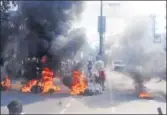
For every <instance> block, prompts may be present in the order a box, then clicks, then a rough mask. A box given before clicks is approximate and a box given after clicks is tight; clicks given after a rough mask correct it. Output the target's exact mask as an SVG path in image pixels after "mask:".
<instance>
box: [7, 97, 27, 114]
mask: <svg viewBox="0 0 167 115" xmlns="http://www.w3.org/2000/svg"><path fill="white" fill-rule="evenodd" d="M7 108H8V111H9V115H14V114H17V115H21V114H24V113H23V105H22V104H21V103H20V102H19V101H16V100H13V101H11V102H10V103H9V104H8V105H7Z"/></svg>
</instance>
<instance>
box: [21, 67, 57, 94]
mask: <svg viewBox="0 0 167 115" xmlns="http://www.w3.org/2000/svg"><path fill="white" fill-rule="evenodd" d="M53 76H54V73H53V71H52V70H50V69H49V68H44V69H43V70H42V73H41V79H40V80H36V79H35V80H30V81H29V82H28V83H27V84H26V85H25V86H23V87H22V88H21V92H31V88H32V87H33V86H35V85H36V86H39V87H41V89H42V93H47V92H49V91H50V90H53V91H60V87H59V86H55V85H54V80H53Z"/></svg>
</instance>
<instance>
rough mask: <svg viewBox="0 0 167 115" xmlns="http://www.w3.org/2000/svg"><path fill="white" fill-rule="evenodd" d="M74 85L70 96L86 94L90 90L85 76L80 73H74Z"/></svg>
mask: <svg viewBox="0 0 167 115" xmlns="http://www.w3.org/2000/svg"><path fill="white" fill-rule="evenodd" d="M72 76H73V83H72V87H71V91H70V94H71V95H78V94H81V93H84V92H85V90H86V89H87V88H88V83H87V80H86V78H85V76H84V75H83V74H82V73H81V72H79V71H73V74H72Z"/></svg>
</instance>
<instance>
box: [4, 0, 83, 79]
mask: <svg viewBox="0 0 167 115" xmlns="http://www.w3.org/2000/svg"><path fill="white" fill-rule="evenodd" d="M17 6H18V10H17V11H16V12H14V13H15V14H16V15H14V16H13V19H16V21H14V20H13V19H12V18H11V20H12V22H13V23H14V26H16V27H17V29H15V31H12V35H11V36H12V37H13V38H15V39H14V42H12V40H8V43H7V45H6V46H5V47H6V48H4V49H5V50H4V51H3V54H4V58H5V59H6V58H7V57H9V59H8V60H7V61H6V64H5V66H4V71H5V70H8V71H6V72H5V74H8V75H9V76H12V77H16V76H17V73H18V71H16V68H17V69H18V70H19V69H20V68H21V67H22V65H21V61H22V60H24V59H25V58H28V57H38V58H41V57H42V56H44V55H47V56H48V57H49V64H50V66H51V67H52V68H53V69H58V68H59V65H60V62H61V60H63V59H68V58H71V59H72V56H73V55H75V53H76V52H77V51H78V50H79V49H80V48H81V47H82V46H83V44H84V42H85V36H84V31H83V30H82V29H79V28H78V29H73V28H71V27H72V24H73V22H75V21H78V20H79V19H80V14H81V13H82V10H83V8H84V3H83V2H82V1H18V2H17ZM12 14H13V13H12ZM18 22H19V23H18ZM16 30H17V31H16ZM14 45H15V46H14ZM7 46H9V50H7V49H8V48H7ZM11 49H14V50H11ZM11 52H12V53H11ZM5 55H6V57H5ZM7 55H10V56H7ZM12 57H15V58H13V59H12ZM12 60H13V61H12ZM7 68H9V69H7ZM9 73H10V74H9ZM14 73H16V74H14ZM3 76H4V75H3Z"/></svg>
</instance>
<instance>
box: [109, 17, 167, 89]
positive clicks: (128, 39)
mask: <svg viewBox="0 0 167 115" xmlns="http://www.w3.org/2000/svg"><path fill="white" fill-rule="evenodd" d="M151 22H152V20H151V18H150V17H144V16H143V18H141V17H140V16H136V17H133V18H131V19H129V20H128V21H127V22H126V24H127V25H126V27H125V30H124V32H122V33H121V35H120V36H116V37H115V39H118V45H119V47H118V48H114V47H112V48H111V50H112V53H111V58H112V59H113V61H114V60H123V61H124V62H125V64H126V67H125V71H124V73H125V74H127V75H128V76H129V77H131V78H132V79H133V81H134V85H135V86H139V87H140V88H143V87H144V83H145V82H147V81H148V80H150V79H151V78H154V77H157V76H158V77H160V78H163V79H165V78H166V51H165V50H164V48H163V47H162V45H159V44H155V43H153V33H152V29H150V28H151V26H152V23H151ZM139 87H138V88H139Z"/></svg>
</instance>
